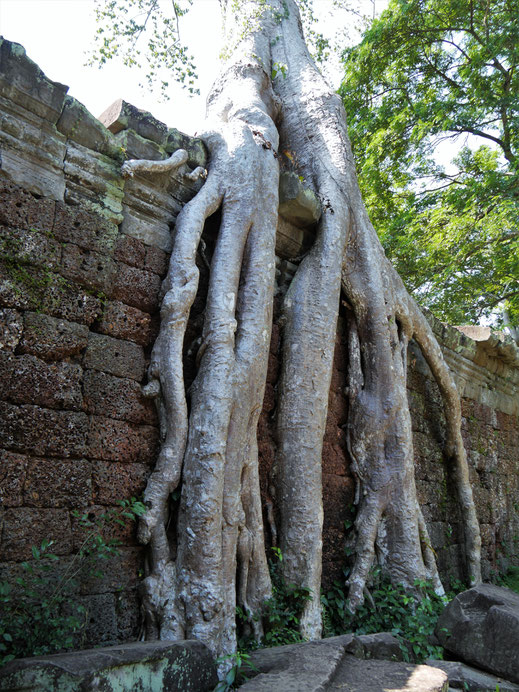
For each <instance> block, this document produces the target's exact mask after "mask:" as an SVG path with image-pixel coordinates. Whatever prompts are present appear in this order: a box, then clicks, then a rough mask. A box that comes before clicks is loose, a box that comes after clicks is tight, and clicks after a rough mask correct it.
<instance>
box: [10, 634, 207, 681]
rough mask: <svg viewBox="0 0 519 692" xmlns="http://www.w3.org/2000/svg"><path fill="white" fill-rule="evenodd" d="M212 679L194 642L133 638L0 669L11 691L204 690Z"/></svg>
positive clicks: (202, 647)
mask: <svg viewBox="0 0 519 692" xmlns="http://www.w3.org/2000/svg"><path fill="white" fill-rule="evenodd" d="M217 683H218V676H217V673H216V666H215V663H214V660H213V657H212V654H211V652H210V651H209V649H208V648H207V647H206V646H205V645H204V644H202V643H201V642H198V641H178V642H171V641H162V642H136V643H132V644H123V645H119V646H109V647H105V648H102V649H88V650H86V651H75V652H72V653H66V654H57V655H55V656H42V657H34V658H20V659H17V660H14V661H11V662H10V663H8V664H7V665H6V666H5V667H4V668H2V669H0V690H4V691H6V690H10V691H12V692H15V691H16V690H24V691H28V690H35V691H36V690H38V692H41V690H59V692H90V691H91V690H99V692H134V690H182V691H183V692H184V691H185V692H209V690H213V689H214V687H215V685H216V684H217Z"/></svg>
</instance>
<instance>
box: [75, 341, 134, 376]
mask: <svg viewBox="0 0 519 692" xmlns="http://www.w3.org/2000/svg"><path fill="white" fill-rule="evenodd" d="M83 363H84V366H85V367H86V368H92V369H93V370H100V371H102V372H108V373H110V374H112V375H117V376H118V377H128V378H130V379H132V380H138V381H140V380H141V379H142V377H143V375H144V353H143V351H142V348H141V347H140V346H138V345H137V344H134V343H132V342H131V341H123V340H122V339H114V338H112V337H111V336H104V335H102V334H94V333H92V332H91V333H90V334H89V335H88V346H87V350H86V352H85V357H84V359H83Z"/></svg>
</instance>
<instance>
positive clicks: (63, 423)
mask: <svg viewBox="0 0 519 692" xmlns="http://www.w3.org/2000/svg"><path fill="white" fill-rule="evenodd" d="M87 430H88V419H87V416H86V415H85V414H84V413H77V412H74V411H54V410H50V409H45V408H40V407H39V406H29V405H23V406H14V405H13V404H7V403H1V402H0V446H1V447H4V448H6V449H9V450H13V451H21V452H30V453H31V454H34V455H36V456H55V457H82V456H84V453H85V450H86V437H87Z"/></svg>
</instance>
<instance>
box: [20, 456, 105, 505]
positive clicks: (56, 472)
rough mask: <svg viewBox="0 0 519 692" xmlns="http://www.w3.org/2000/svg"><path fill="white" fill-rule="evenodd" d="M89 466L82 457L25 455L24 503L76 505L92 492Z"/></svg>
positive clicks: (85, 501)
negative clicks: (41, 457) (34, 457)
mask: <svg viewBox="0 0 519 692" xmlns="http://www.w3.org/2000/svg"><path fill="white" fill-rule="evenodd" d="M91 475H92V468H91V464H90V462H89V461H86V460H85V459H75V460H74V461H71V460H69V459H66V460H64V459H28V460H27V464H26V476H25V492H24V505H25V506H26V507H73V508H75V507H77V506H78V505H82V504H88V503H89V502H90V501H91V495H92V480H91Z"/></svg>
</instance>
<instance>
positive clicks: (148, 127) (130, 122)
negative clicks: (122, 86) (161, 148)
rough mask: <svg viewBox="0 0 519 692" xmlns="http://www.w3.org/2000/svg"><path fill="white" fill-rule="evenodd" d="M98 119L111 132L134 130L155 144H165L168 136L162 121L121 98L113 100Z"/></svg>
mask: <svg viewBox="0 0 519 692" xmlns="http://www.w3.org/2000/svg"><path fill="white" fill-rule="evenodd" d="M99 120H100V122H101V123H103V125H104V126H105V127H106V128H108V130H110V132H113V134H117V133H118V132H121V130H134V132H136V133H137V134H138V135H140V136H141V137H143V138H144V139H150V140H151V141H152V142H155V143H156V144H165V142H166V139H167V136H168V128H167V126H166V125H164V123H163V122H161V121H160V120H157V119H156V118H154V117H153V115H151V113H148V112H147V111H144V110H141V109H140V108H136V107H135V106H132V104H131V103H128V102H127V101H123V99H117V101H114V103H112V105H111V106H109V107H108V108H107V109H106V110H105V111H104V112H103V113H101V115H100V116H99Z"/></svg>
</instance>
